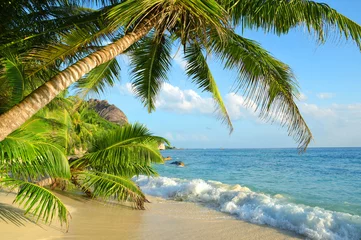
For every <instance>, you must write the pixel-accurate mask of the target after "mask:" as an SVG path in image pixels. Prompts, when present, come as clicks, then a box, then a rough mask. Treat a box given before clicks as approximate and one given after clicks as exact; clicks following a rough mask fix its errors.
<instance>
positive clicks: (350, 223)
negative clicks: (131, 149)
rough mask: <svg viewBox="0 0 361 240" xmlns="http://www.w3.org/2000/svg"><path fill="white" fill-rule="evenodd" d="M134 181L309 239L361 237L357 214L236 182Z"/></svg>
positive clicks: (147, 189) (163, 193)
mask: <svg viewBox="0 0 361 240" xmlns="http://www.w3.org/2000/svg"><path fill="white" fill-rule="evenodd" d="M134 181H135V182H136V183H137V184H138V185H139V186H140V188H141V189H142V190H143V192H144V193H146V194H148V195H152V196H158V197H162V198H165V199H172V200H181V201H189V202H196V203H202V204H204V205H206V206H208V207H211V208H214V209H216V210H218V211H221V212H225V213H229V214H232V215H234V216H236V217H237V218H239V219H242V220H245V221H249V222H252V223H257V224H267V225H270V226H273V227H277V228H281V229H287V230H291V231H294V232H297V233H299V234H303V235H305V236H307V237H309V238H312V239H332V240H333V239H334V240H341V239H357V240H360V238H361V217H360V216H355V215H351V214H347V213H341V212H334V211H329V210H325V209H322V208H319V207H309V206H305V205H301V204H295V203H290V202H288V201H287V199H286V198H284V197H283V196H282V195H280V194H277V195H275V196H270V195H268V194H264V193H257V192H253V191H251V190H250V189H249V188H247V187H244V186H241V185H238V184H237V185H233V186H232V185H227V184H223V183H221V182H216V181H204V180H202V179H194V180H184V179H178V178H167V177H157V178H152V177H150V178H148V177H146V176H139V177H138V178H135V179H134Z"/></svg>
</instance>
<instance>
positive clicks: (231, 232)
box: [0, 192, 302, 240]
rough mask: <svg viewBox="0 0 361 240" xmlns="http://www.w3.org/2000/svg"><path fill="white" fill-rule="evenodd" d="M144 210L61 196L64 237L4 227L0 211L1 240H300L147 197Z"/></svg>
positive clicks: (54, 228) (52, 229)
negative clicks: (66, 224)
mask: <svg viewBox="0 0 361 240" xmlns="http://www.w3.org/2000/svg"><path fill="white" fill-rule="evenodd" d="M147 197H148V198H149V200H150V201H151V203H149V204H147V205H146V209H147V210H145V211H138V210H132V209H131V208H130V207H129V206H123V205H119V204H109V203H107V204H106V203H103V202H100V201H96V200H89V199H85V198H82V197H81V196H77V195H75V194H71V195H70V194H68V195H66V196H61V199H62V200H63V201H64V202H65V204H66V205H67V207H68V209H69V211H70V213H71V216H72V219H71V220H70V227H69V231H68V233H66V232H65V229H64V228H61V227H60V226H59V225H58V224H57V223H56V222H54V223H53V224H52V225H51V226H48V225H44V224H42V223H38V224H35V223H33V222H30V221H25V220H24V219H22V220H21V219H20V220H19V221H20V222H21V223H22V224H24V225H23V226H17V225H15V224H13V223H10V222H9V220H8V223H6V222H4V221H3V220H4V219H2V218H3V217H4V214H3V212H4V211H2V210H1V208H0V231H1V236H2V238H3V239H19V240H21V239H26V240H32V239H43V240H50V239H174V240H177V239H274V240H276V239H302V236H299V235H296V234H294V233H292V232H288V231H283V230H279V229H276V228H272V227H268V226H263V225H256V224H252V223H247V222H244V221H241V220H238V219H235V218H234V217H232V216H230V215H227V214H224V213H220V212H217V211H215V210H211V209H208V208H205V207H202V206H199V205H197V204H194V203H189V202H176V201H171V200H164V199H162V198H156V197H151V196H147ZM13 199H14V194H12V193H10V194H7V193H4V192H0V203H1V206H0V207H2V208H4V207H7V208H10V206H12V207H11V208H13V209H16V208H15V205H11V203H12V201H13Z"/></svg>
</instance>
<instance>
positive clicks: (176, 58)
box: [173, 51, 187, 70]
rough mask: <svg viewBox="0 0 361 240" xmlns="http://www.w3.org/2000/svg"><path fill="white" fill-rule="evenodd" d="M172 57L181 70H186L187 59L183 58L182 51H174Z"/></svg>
mask: <svg viewBox="0 0 361 240" xmlns="http://www.w3.org/2000/svg"><path fill="white" fill-rule="evenodd" d="M173 59H174V61H175V62H176V64H177V65H178V66H179V67H180V68H181V69H182V70H186V67H187V61H186V60H184V55H183V54H182V53H180V51H178V52H177V53H176V55H175V56H174V58H173Z"/></svg>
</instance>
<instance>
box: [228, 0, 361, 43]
mask: <svg viewBox="0 0 361 240" xmlns="http://www.w3.org/2000/svg"><path fill="white" fill-rule="evenodd" d="M223 2H224V5H225V8H226V9H227V10H228V12H230V13H231V15H232V18H233V21H234V22H235V23H236V24H239V23H240V24H241V25H242V27H243V28H250V29H252V28H263V29H264V30H265V31H266V32H273V33H276V34H279V35H280V34H285V33H288V32H289V30H290V29H292V28H294V27H300V26H305V27H306V28H307V30H308V31H309V32H310V33H311V32H312V31H314V32H315V34H316V35H317V38H318V40H319V41H320V42H324V41H325V40H326V38H327V37H328V35H329V33H332V32H336V33H337V32H338V34H339V36H344V37H345V38H346V39H349V38H351V39H352V40H354V41H355V42H356V43H357V45H358V46H359V47H361V26H360V25H359V24H357V23H355V22H353V21H352V20H350V19H349V18H347V17H345V16H344V15H342V14H340V13H338V12H337V11H336V10H335V9H333V8H331V7H330V6H328V5H327V4H325V3H318V2H315V1H309V0H307V1H305V0H242V1H239V0H225V1H223Z"/></svg>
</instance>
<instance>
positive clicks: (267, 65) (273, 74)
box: [212, 31, 312, 151]
mask: <svg viewBox="0 0 361 240" xmlns="http://www.w3.org/2000/svg"><path fill="white" fill-rule="evenodd" d="M212 40H213V42H212V49H213V51H214V52H215V53H216V54H217V56H218V57H219V58H220V59H221V60H222V62H223V63H224V64H225V67H226V68H229V69H236V70H237V71H238V75H239V77H238V88H240V89H243V90H244V91H245V95H246V97H247V98H248V100H249V101H248V103H249V104H250V105H256V106H257V110H259V111H260V116H261V118H263V119H266V120H271V121H274V120H277V121H279V122H280V123H281V125H282V126H283V125H286V126H287V128H288V132H289V134H290V135H293V136H294V138H295V140H296V141H297V142H298V143H299V148H300V150H301V151H302V150H305V149H306V148H307V146H308V144H309V143H310V141H311V139H312V133H311V131H310V129H309V128H308V126H307V124H306V122H305V120H304V119H303V117H302V115H301V113H300V111H299V109H298V107H297V105H296V103H295V102H294V98H295V96H298V91H297V84H296V82H295V79H294V76H293V73H292V71H291V69H290V68H289V67H288V66H287V65H286V64H284V63H282V62H280V61H279V60H277V59H275V58H274V57H272V56H271V55H270V54H269V53H268V52H267V51H266V50H264V49H263V48H261V47H260V46H259V45H258V44H257V43H256V42H254V41H251V40H249V39H246V38H243V37H241V36H238V35H236V34H235V33H234V32H232V31H229V32H228V41H227V42H226V43H224V42H222V41H221V39H219V38H218V39H217V38H216V37H213V38H212Z"/></svg>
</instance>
